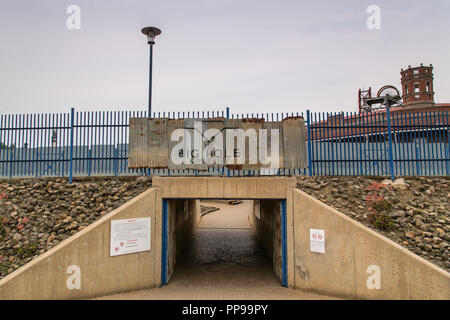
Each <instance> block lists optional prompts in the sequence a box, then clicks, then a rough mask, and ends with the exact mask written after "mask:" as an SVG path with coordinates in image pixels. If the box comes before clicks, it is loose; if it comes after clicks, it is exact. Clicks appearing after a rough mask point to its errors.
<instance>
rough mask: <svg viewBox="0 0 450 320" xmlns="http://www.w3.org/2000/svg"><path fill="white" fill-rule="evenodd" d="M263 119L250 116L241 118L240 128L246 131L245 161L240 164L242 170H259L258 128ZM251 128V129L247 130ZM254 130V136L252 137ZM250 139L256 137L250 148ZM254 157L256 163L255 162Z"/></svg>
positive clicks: (261, 124)
mask: <svg viewBox="0 0 450 320" xmlns="http://www.w3.org/2000/svg"><path fill="white" fill-rule="evenodd" d="M263 123H264V119H257V118H250V119H242V130H244V132H246V133H248V137H247V136H246V137H245V142H244V145H245V163H244V164H243V165H242V170H259V169H261V164H260V162H259V160H258V159H259V155H258V150H259V144H258V143H259V129H262V126H263ZM247 130H252V131H247ZM253 130H254V137H253ZM251 139H256V143H255V145H254V147H253V148H250V144H252V141H250V140H251ZM255 159H256V163H254V162H255Z"/></svg>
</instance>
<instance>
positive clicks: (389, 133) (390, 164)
mask: <svg viewBox="0 0 450 320" xmlns="http://www.w3.org/2000/svg"><path fill="white" fill-rule="evenodd" d="M386 118H387V126H388V139H389V151H388V152H389V153H388V154H389V171H390V173H391V180H392V181H394V180H395V175H394V156H393V153H392V131H391V130H392V128H391V112H390V108H389V106H388V107H387V108H386Z"/></svg>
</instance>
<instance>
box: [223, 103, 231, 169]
mask: <svg viewBox="0 0 450 320" xmlns="http://www.w3.org/2000/svg"><path fill="white" fill-rule="evenodd" d="M227 119H230V107H227ZM224 160H225V162H226V159H224ZM224 165H225V163H224ZM227 177H230V169H229V168H227Z"/></svg>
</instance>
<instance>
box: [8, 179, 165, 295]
mask: <svg viewBox="0 0 450 320" xmlns="http://www.w3.org/2000/svg"><path fill="white" fill-rule="evenodd" d="M159 197H160V190H158V189H154V188H150V189H149V190H147V191H145V192H144V193H142V194H140V195H139V196H137V197H135V198H133V199H132V200H130V201H128V202H127V203H125V204H124V205H122V206H121V207H119V208H117V209H115V210H113V211H112V212H110V213H108V214H107V215H106V216H104V217H103V218H101V219H100V220H98V221H96V222H94V223H93V224H91V225H90V226H88V227H87V228H85V229H84V230H82V231H80V232H78V233H77V234H75V235H73V236H72V237H70V238H68V239H66V240H64V241H63V242H61V243H60V244H59V245H57V246H56V247H54V248H52V249H50V250H49V251H47V252H46V253H44V254H43V255H41V256H39V257H38V258H36V259H35V260H32V261H31V262H29V263H27V264H26V265H24V266H22V267H21V268H19V269H17V270H16V271H14V272H13V273H11V274H9V275H8V276H6V277H5V278H4V279H2V280H0V299H81V298H93V297H98V296H104V295H108V294H113V293H120V292H126V291H131V290H139V289H146V288H153V287H155V286H159V284H160V274H161V270H160V266H161V254H160V252H161V251H160V245H161V244H160V241H159V240H158V239H160V238H161V221H160V217H161V216H160V212H161V206H160V201H157V199H158V198H159ZM147 217H150V218H151V229H150V232H151V234H150V237H151V243H150V251H144V252H139V253H132V254H125V255H120V256H114V257H111V256H110V235H111V221H112V220H119V219H131V218H147ZM158 246H159V247H158ZM77 275H79V277H76V276H77ZM76 278H78V279H79V288H78V285H77V280H76ZM71 284H72V285H71ZM69 287H70V288H71V289H69Z"/></svg>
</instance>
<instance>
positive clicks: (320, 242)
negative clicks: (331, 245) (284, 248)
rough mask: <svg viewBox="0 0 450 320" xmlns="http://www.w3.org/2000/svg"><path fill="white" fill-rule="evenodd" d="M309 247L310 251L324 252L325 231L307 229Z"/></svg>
mask: <svg viewBox="0 0 450 320" xmlns="http://www.w3.org/2000/svg"><path fill="white" fill-rule="evenodd" d="M309 249H310V250H311V252H319V253H325V231H324V230H320V229H309Z"/></svg>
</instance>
